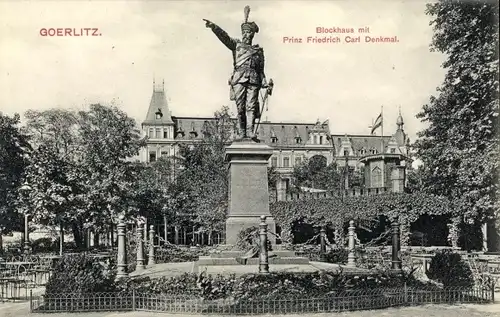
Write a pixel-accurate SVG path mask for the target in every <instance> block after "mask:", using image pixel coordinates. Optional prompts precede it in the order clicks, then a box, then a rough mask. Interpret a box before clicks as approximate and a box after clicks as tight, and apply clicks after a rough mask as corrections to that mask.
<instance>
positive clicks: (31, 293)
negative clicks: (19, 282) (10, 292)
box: [30, 289, 33, 313]
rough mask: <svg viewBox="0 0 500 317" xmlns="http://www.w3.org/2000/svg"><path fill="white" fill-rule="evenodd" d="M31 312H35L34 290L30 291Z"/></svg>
mask: <svg viewBox="0 0 500 317" xmlns="http://www.w3.org/2000/svg"><path fill="white" fill-rule="evenodd" d="M30 312H31V313H32V312H33V290H32V289H30Z"/></svg>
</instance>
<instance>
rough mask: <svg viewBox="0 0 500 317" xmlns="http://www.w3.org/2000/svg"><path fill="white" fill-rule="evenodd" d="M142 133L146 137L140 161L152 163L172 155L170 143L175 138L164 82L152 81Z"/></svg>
mask: <svg viewBox="0 0 500 317" xmlns="http://www.w3.org/2000/svg"><path fill="white" fill-rule="evenodd" d="M142 132H143V134H144V135H145V136H147V137H148V139H147V145H146V147H145V148H144V149H143V153H142V161H144V162H154V161H156V160H157V159H158V158H159V157H160V156H163V155H171V154H172V153H170V152H171V150H172V149H171V146H170V143H172V142H173V140H174V137H175V136H174V122H173V120H172V115H171V113H170V109H169V107H168V102H167V97H166V95H165V81H164V80H163V81H162V83H161V84H160V85H158V84H157V83H156V82H155V80H153V94H152V96H151V101H150V102H149V108H148V112H147V114H146V118H145V119H144V121H143V122H142Z"/></svg>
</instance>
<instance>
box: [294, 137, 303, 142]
mask: <svg viewBox="0 0 500 317" xmlns="http://www.w3.org/2000/svg"><path fill="white" fill-rule="evenodd" d="M295 143H297V144H300V143H302V138H301V137H300V136H296V137H295Z"/></svg>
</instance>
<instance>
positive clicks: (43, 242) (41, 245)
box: [31, 237, 57, 253]
mask: <svg viewBox="0 0 500 317" xmlns="http://www.w3.org/2000/svg"><path fill="white" fill-rule="evenodd" d="M56 247H57V244H56V243H55V241H53V240H52V238H50V237H43V238H38V239H35V240H33V241H32V242H31V248H32V250H33V252H35V253H38V252H50V251H53V250H55V249H56Z"/></svg>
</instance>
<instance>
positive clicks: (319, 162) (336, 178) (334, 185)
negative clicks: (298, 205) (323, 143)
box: [292, 155, 342, 190]
mask: <svg viewBox="0 0 500 317" xmlns="http://www.w3.org/2000/svg"><path fill="white" fill-rule="evenodd" d="M341 175H342V174H341V172H339V170H338V169H337V165H336V164H335V163H332V164H330V165H327V162H326V158H325V157H324V156H320V155H316V156H313V157H311V158H310V159H308V160H304V161H302V163H301V164H299V165H297V166H295V168H294V170H293V176H292V177H293V180H294V185H295V187H297V188H298V187H310V188H316V189H327V190H333V189H338V188H340V185H341V184H340V181H341Z"/></svg>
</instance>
